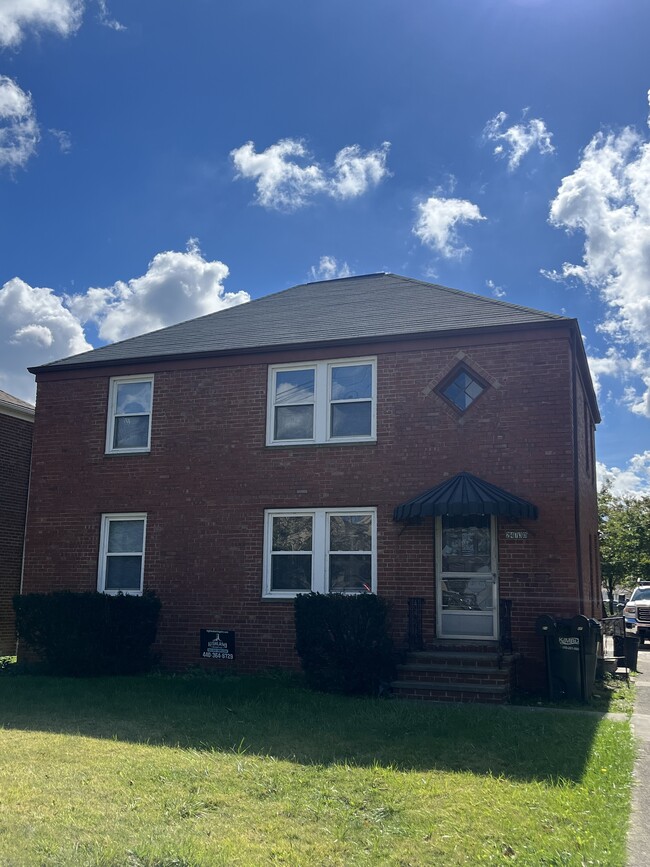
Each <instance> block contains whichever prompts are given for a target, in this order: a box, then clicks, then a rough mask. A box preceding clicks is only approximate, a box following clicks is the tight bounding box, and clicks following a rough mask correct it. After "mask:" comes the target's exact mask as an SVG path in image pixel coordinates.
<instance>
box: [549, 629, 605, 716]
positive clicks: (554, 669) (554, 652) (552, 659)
mask: <svg viewBox="0 0 650 867" xmlns="http://www.w3.org/2000/svg"><path fill="white" fill-rule="evenodd" d="M535 630H536V632H537V634H538V635H542V636H544V644H545V650H546V674H547V678H548V692H549V698H550V699H551V700H552V701H558V700H562V699H572V700H574V701H583V702H586V701H588V700H589V698H590V697H591V693H592V691H593V688H594V682H595V679H596V657H597V651H598V641H599V639H600V624H599V623H598V621H596V620H590V619H589V618H588V617H584V616H583V615H582V614H577V615H576V616H575V617H572V618H570V619H568V618H567V619H557V620H556V619H555V618H554V617H553V616H552V615H551V614H542V615H541V616H540V617H538V618H537V622H536V623H535Z"/></svg>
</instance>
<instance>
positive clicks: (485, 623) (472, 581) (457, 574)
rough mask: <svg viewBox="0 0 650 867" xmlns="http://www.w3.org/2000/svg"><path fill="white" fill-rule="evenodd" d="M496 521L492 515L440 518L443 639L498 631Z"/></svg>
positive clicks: (440, 624)
mask: <svg viewBox="0 0 650 867" xmlns="http://www.w3.org/2000/svg"><path fill="white" fill-rule="evenodd" d="M494 525H495V521H494V519H493V518H491V517H490V516H489V515H471V516H463V517H449V516H443V517H442V518H437V519H436V573H437V575H436V577H437V580H436V588H437V610H438V635H439V636H440V637H441V638H495V637H496V636H497V622H496V617H497V611H498V605H497V598H498V597H497V573H496V545H495V526H494Z"/></svg>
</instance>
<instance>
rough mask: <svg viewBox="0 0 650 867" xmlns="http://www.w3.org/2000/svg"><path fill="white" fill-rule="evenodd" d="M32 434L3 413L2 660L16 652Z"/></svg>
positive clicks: (29, 428)
mask: <svg viewBox="0 0 650 867" xmlns="http://www.w3.org/2000/svg"><path fill="white" fill-rule="evenodd" d="M32 430H33V424H32V422H30V421H23V419H20V418H14V417H13V416H8V415H4V414H2V413H0V656H2V655H10V654H14V653H15V652H16V630H15V622H14V613H13V607H12V602H11V601H12V599H13V597H14V596H15V595H16V593H18V592H20V571H21V565H22V560H23V539H24V533H25V510H26V508H27V488H28V485H29V458H30V454H31V448H32Z"/></svg>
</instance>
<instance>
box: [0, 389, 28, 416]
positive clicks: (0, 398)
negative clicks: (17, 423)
mask: <svg viewBox="0 0 650 867" xmlns="http://www.w3.org/2000/svg"><path fill="white" fill-rule="evenodd" d="M0 403H4V404H7V406H15V407H16V408H17V409H26V410H31V411H32V412H33V411H34V405H33V404H31V403H27V401H26V400H21V399H20V398H19V397H14V396H13V394H9V392H8V391H2V389H0Z"/></svg>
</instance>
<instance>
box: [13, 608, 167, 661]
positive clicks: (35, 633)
mask: <svg viewBox="0 0 650 867" xmlns="http://www.w3.org/2000/svg"><path fill="white" fill-rule="evenodd" d="M14 610H15V612H16V629H17V631H18V637H19V640H20V641H23V642H24V643H25V644H26V645H27V646H28V647H29V648H31V649H32V650H33V651H35V652H36V653H37V654H38V656H39V657H40V658H41V659H42V660H43V662H45V663H46V664H47V668H48V669H49V671H50V672H51V673H52V674H57V675H70V676H73V677H90V676H97V675H112V674H141V673H143V672H146V671H149V670H150V669H151V667H152V665H153V663H154V657H153V655H152V653H151V645H152V644H153V642H154V640H155V638H156V629H157V626H158V615H159V612H160V600H159V599H158V597H157V596H155V594H153V593H145V595H144V596H109V595H106V594H103V593H72V592H67V591H66V592H60V593H30V594H27V595H25V596H15V597H14Z"/></svg>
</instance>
